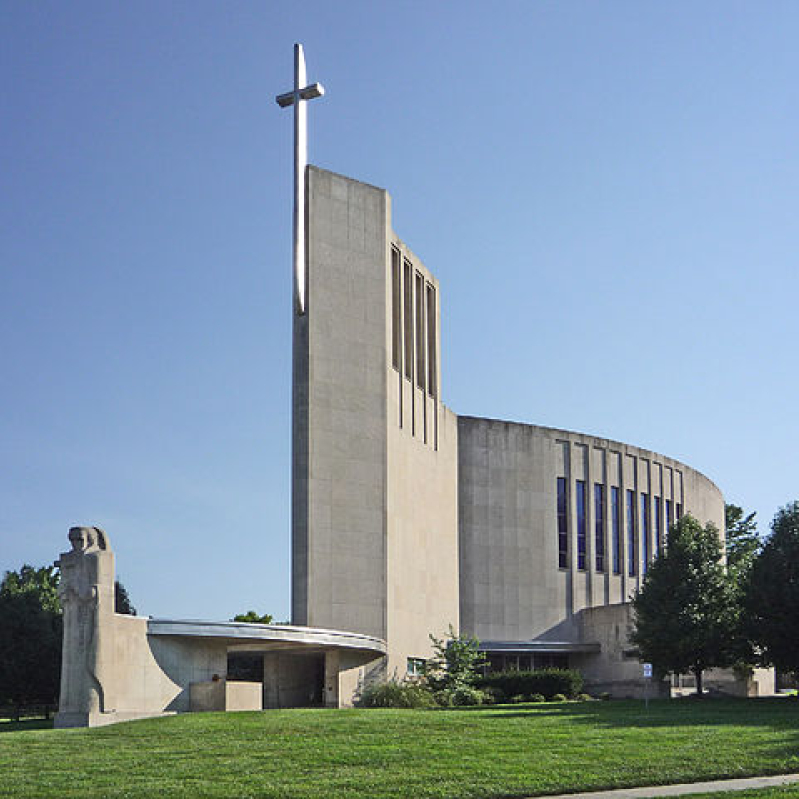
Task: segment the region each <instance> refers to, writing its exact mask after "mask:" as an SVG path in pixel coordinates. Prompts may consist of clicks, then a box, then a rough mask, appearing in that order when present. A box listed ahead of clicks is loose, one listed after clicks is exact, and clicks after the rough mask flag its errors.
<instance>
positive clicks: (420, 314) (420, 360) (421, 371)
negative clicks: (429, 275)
mask: <svg viewBox="0 0 799 799" xmlns="http://www.w3.org/2000/svg"><path fill="white" fill-rule="evenodd" d="M424 378H425V368H424V278H422V276H421V275H420V274H419V273H418V272H417V273H416V385H417V386H419V388H422V389H423V388H424Z"/></svg>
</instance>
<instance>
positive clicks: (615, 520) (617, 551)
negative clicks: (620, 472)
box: [610, 486, 621, 574]
mask: <svg viewBox="0 0 799 799" xmlns="http://www.w3.org/2000/svg"><path fill="white" fill-rule="evenodd" d="M610 526H611V536H612V544H611V546H612V552H613V573H614V574H621V514H620V512H619V489H618V488H616V486H613V487H612V488H611V489H610Z"/></svg>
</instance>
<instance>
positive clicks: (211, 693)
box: [189, 680, 263, 713]
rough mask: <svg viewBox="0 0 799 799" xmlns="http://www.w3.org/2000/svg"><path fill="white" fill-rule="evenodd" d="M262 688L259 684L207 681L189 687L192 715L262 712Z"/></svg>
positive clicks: (194, 683)
mask: <svg viewBox="0 0 799 799" xmlns="http://www.w3.org/2000/svg"><path fill="white" fill-rule="evenodd" d="M262 689H263V686H262V685H261V683H259V682H243V681H233V682H230V681H228V680H209V681H207V682H193V683H192V684H191V685H190V686H189V693H190V702H189V708H190V710H191V712H192V713H207V712H210V711H228V710H231V711H232V710H262V709H263V690H262Z"/></svg>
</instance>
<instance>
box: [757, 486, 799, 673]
mask: <svg viewBox="0 0 799 799" xmlns="http://www.w3.org/2000/svg"><path fill="white" fill-rule="evenodd" d="M797 618H799V502H796V501H795V502H792V503H790V504H788V505H786V506H785V507H784V508H780V510H779V511H777V515H776V516H775V517H774V521H773V522H772V523H771V534H770V535H769V537H768V538H767V539H766V542H765V544H764V545H763V549H762V551H761V552H760V554H759V555H758V556H757V557H756V558H755V560H754V563H753V564H752V569H751V574H750V576H749V581H748V585H747V590H746V595H745V599H744V625H745V628H746V629H747V631H748V633H749V636H750V637H751V639H752V640H753V641H754V642H755V644H756V645H757V646H758V648H759V651H760V653H761V661H762V662H763V663H765V664H770V665H773V666H776V667H777V669H779V670H780V671H785V672H793V673H799V636H797V631H796V620H797Z"/></svg>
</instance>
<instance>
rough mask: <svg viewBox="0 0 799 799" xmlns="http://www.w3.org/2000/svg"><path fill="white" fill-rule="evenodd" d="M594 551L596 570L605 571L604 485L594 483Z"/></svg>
mask: <svg viewBox="0 0 799 799" xmlns="http://www.w3.org/2000/svg"><path fill="white" fill-rule="evenodd" d="M594 553H595V555H596V570H597V571H598V572H603V571H605V486H603V485H600V484H599V483H595V484H594Z"/></svg>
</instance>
